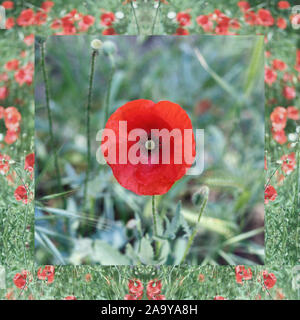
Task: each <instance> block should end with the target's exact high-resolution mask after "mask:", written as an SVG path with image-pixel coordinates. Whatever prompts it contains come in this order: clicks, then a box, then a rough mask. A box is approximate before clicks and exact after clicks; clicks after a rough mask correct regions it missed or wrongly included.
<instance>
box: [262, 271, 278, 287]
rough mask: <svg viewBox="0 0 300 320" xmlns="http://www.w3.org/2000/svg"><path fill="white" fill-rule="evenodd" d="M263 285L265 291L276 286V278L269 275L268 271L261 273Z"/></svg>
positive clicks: (273, 275)
mask: <svg viewBox="0 0 300 320" xmlns="http://www.w3.org/2000/svg"><path fill="white" fill-rule="evenodd" d="M263 278H264V284H265V286H266V288H267V289H271V288H273V287H274V286H275V284H276V281H277V279H276V276H275V274H274V273H269V272H268V271H263Z"/></svg>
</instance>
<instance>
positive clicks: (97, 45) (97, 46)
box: [91, 39, 103, 50]
mask: <svg viewBox="0 0 300 320" xmlns="http://www.w3.org/2000/svg"><path fill="white" fill-rule="evenodd" d="M102 45H103V43H102V41H101V40H99V39H94V40H93V41H92V42H91V47H92V49H94V50H99V49H101V47H102Z"/></svg>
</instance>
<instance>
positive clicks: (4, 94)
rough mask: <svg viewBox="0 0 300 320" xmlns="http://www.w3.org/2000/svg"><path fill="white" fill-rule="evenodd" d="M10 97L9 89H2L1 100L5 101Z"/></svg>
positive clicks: (0, 91) (0, 90) (0, 88)
mask: <svg viewBox="0 0 300 320" xmlns="http://www.w3.org/2000/svg"><path fill="white" fill-rule="evenodd" d="M8 95H9V89H8V88H7V87H0V100H5V99H6V98H7V97H8Z"/></svg>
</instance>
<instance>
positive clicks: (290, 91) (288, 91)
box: [282, 86, 296, 100]
mask: <svg viewBox="0 0 300 320" xmlns="http://www.w3.org/2000/svg"><path fill="white" fill-rule="evenodd" d="M282 94H283V96H284V97H285V98H286V99H287V100H292V99H295V98H296V90H295V88H294V87H289V86H285V87H284V88H283V90H282Z"/></svg>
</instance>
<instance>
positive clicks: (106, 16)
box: [100, 12, 115, 26]
mask: <svg viewBox="0 0 300 320" xmlns="http://www.w3.org/2000/svg"><path fill="white" fill-rule="evenodd" d="M100 20H101V24H102V25H103V26H111V25H112V24H113V22H114V21H115V15H114V13H113V12H105V13H102V14H101V16H100Z"/></svg>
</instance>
